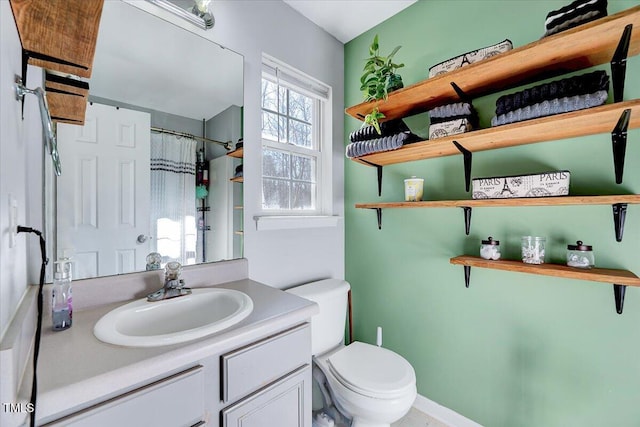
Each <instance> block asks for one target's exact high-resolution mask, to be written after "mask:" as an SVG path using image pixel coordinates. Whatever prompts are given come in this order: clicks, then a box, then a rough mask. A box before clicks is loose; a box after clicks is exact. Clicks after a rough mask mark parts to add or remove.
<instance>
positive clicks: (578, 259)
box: [567, 240, 595, 268]
mask: <svg viewBox="0 0 640 427" xmlns="http://www.w3.org/2000/svg"><path fill="white" fill-rule="evenodd" d="M567 265H568V266H569V267H577V268H592V267H593V266H594V265H595V256H594V255H593V246H589V245H585V244H583V243H582V240H578V241H577V242H576V244H575V245H567Z"/></svg>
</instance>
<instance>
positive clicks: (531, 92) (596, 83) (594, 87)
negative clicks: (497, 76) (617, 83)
mask: <svg viewBox="0 0 640 427" xmlns="http://www.w3.org/2000/svg"><path fill="white" fill-rule="evenodd" d="M600 90H604V91H608V90H609V76H608V75H607V73H606V72H605V71H603V70H597V71H593V72H591V73H586V74H581V75H578V76H573V77H567V78H564V79H560V80H556V81H553V82H549V83H544V84H541V85H538V86H534V87H531V88H529V89H524V90H522V91H519V92H515V93H511V94H508V95H503V96H501V97H500V98H498V99H497V100H496V116H500V115H503V114H507V113H508V112H509V111H515V110H517V109H519V108H524V107H526V106H528V105H534V104H538V103H541V102H543V101H550V100H552V99H557V98H566V97H571V96H576V95H585V94H587V93H595V92H597V91H600Z"/></svg>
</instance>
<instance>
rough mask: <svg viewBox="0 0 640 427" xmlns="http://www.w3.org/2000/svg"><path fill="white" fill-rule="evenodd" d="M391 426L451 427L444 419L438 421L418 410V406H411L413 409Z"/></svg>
mask: <svg viewBox="0 0 640 427" xmlns="http://www.w3.org/2000/svg"><path fill="white" fill-rule="evenodd" d="M391 427H449V426H448V425H447V424H444V423H443V422H442V421H438V420H436V419H435V418H432V417H430V416H429V415H427V414H425V413H424V412H420V411H418V410H417V409H416V408H411V411H409V413H408V414H407V415H405V416H404V417H403V418H402V419H400V420H398V421H396V422H395V423H393V424H391Z"/></svg>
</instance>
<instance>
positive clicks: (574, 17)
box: [543, 0, 607, 37]
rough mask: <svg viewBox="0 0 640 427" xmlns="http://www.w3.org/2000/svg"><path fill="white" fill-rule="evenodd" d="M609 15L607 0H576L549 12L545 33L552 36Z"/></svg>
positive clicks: (545, 23)
mask: <svg viewBox="0 0 640 427" xmlns="http://www.w3.org/2000/svg"><path fill="white" fill-rule="evenodd" d="M604 16H607V0H575V1H574V2H572V3H571V4H569V5H567V6H564V7H562V8H560V9H558V10H554V11H551V12H549V13H548V14H547V19H546V20H545V22H544V26H545V30H546V31H545V34H544V36H543V37H546V36H550V35H552V34H555V33H558V32H560V31H564V30H568V29H569V28H573V27H577V26H578V25H582V24H585V23H587V22H590V21H594V20H596V19H599V18H602V17H604Z"/></svg>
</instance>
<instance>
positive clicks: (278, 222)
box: [253, 215, 342, 231]
mask: <svg viewBox="0 0 640 427" xmlns="http://www.w3.org/2000/svg"><path fill="white" fill-rule="evenodd" d="M253 219H254V220H255V221H256V230H258V231H266V230H291V229H297V228H324V227H336V226H337V225H338V222H339V221H340V220H341V219H342V217H339V216H329V215H313V216H311V215H309V216H293V215H290V216H286V215H277V216H276V215H270V216H254V217H253Z"/></svg>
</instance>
